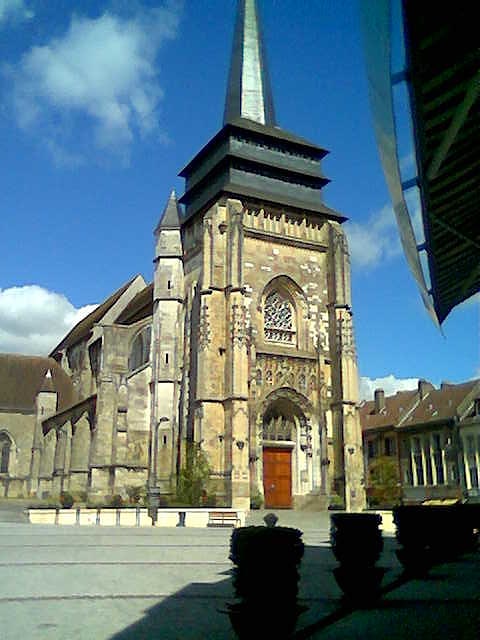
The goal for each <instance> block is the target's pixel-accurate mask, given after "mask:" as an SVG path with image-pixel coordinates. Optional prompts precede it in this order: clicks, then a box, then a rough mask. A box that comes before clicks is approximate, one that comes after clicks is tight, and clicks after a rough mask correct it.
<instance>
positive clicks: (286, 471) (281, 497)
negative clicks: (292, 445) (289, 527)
mask: <svg viewBox="0 0 480 640" xmlns="http://www.w3.org/2000/svg"><path fill="white" fill-rule="evenodd" d="M263 488H264V491H265V507H266V508H268V509H271V508H272V507H276V508H277V507H284V508H287V509H288V508H290V507H291V506H292V450H291V449H277V448H273V447H271V448H268V447H265V448H264V450H263Z"/></svg>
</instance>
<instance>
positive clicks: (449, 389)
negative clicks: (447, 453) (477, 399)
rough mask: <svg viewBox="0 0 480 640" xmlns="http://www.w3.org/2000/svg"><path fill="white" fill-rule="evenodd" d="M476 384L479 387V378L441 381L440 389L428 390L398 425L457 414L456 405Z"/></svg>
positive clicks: (409, 424) (440, 418)
mask: <svg viewBox="0 0 480 640" xmlns="http://www.w3.org/2000/svg"><path fill="white" fill-rule="evenodd" d="M476 385H478V386H479V388H480V384H479V380H470V381H469V382H465V383H463V384H445V383H443V384H442V386H441V387H440V389H433V390H432V391H430V393H429V394H428V395H427V396H426V397H425V398H424V399H423V400H422V401H421V402H419V403H418V406H417V407H416V408H415V409H414V411H412V413H411V415H409V416H408V418H407V419H406V420H405V421H404V422H403V423H402V424H401V425H400V426H405V427H406V426H411V425H413V424H418V423H421V424H424V423H426V422H430V421H438V420H447V419H448V418H454V417H456V416H458V407H459V406H460V404H461V403H462V402H463V400H465V398H466V397H467V396H468V394H469V393H471V391H473V389H474V387H475V386H476Z"/></svg>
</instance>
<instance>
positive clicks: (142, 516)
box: [138, 509, 152, 527]
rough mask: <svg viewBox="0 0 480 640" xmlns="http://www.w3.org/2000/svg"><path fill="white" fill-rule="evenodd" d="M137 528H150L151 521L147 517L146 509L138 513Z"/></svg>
mask: <svg viewBox="0 0 480 640" xmlns="http://www.w3.org/2000/svg"><path fill="white" fill-rule="evenodd" d="M138 526H139V527H151V526H152V519H151V517H150V516H149V515H148V509H140V510H139V512H138Z"/></svg>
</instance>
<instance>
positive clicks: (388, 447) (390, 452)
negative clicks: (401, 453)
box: [384, 438, 397, 456]
mask: <svg viewBox="0 0 480 640" xmlns="http://www.w3.org/2000/svg"><path fill="white" fill-rule="evenodd" d="M384 446H385V455H386V456H394V455H395V454H396V452H397V448H396V446H395V438H385V442H384Z"/></svg>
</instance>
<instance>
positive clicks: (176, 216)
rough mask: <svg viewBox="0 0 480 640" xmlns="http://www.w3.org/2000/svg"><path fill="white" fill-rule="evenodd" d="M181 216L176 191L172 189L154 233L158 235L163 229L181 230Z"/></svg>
mask: <svg viewBox="0 0 480 640" xmlns="http://www.w3.org/2000/svg"><path fill="white" fill-rule="evenodd" d="M181 216H182V212H181V210H180V205H179V204H178V199H177V194H176V193H175V189H172V191H171V193H170V196H169V198H168V201H167V204H166V205H165V209H164V210H163V213H162V215H161V216H160V221H159V223H158V225H157V228H156V229H155V231H154V233H155V234H158V233H159V232H160V231H161V230H162V229H180V218H181Z"/></svg>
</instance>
